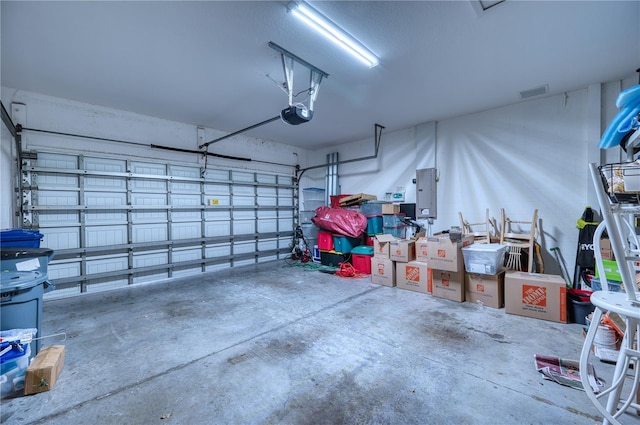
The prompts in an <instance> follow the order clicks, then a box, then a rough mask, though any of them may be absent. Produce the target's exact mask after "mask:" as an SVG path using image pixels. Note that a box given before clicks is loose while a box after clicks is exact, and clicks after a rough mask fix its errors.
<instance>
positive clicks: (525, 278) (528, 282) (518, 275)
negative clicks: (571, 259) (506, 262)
mask: <svg viewBox="0 0 640 425" xmlns="http://www.w3.org/2000/svg"><path fill="white" fill-rule="evenodd" d="M504 307H505V311H506V312H507V313H509V314H517V315H520V316H527V317H534V318H536V319H543V320H551V321H554V322H561V323H567V287H566V283H565V281H564V279H563V278H562V277H561V276H557V275H551V274H538V273H525V272H507V274H506V275H505V278H504Z"/></svg>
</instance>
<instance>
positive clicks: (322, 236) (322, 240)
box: [318, 232, 333, 251]
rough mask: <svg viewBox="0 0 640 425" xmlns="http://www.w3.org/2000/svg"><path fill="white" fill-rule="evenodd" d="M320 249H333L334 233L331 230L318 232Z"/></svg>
mask: <svg viewBox="0 0 640 425" xmlns="http://www.w3.org/2000/svg"><path fill="white" fill-rule="evenodd" d="M318 249H319V250H320V251H333V234H331V232H318Z"/></svg>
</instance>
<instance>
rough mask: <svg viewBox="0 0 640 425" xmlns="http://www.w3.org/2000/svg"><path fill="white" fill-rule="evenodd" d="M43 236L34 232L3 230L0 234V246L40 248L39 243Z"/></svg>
mask: <svg viewBox="0 0 640 425" xmlns="http://www.w3.org/2000/svg"><path fill="white" fill-rule="evenodd" d="M42 238H44V235H43V234H42V233H40V232H38V231H36V230H22V229H13V230H3V231H2V232H0V246H1V247H2V248H5V247H25V248H40V241H41V240H42Z"/></svg>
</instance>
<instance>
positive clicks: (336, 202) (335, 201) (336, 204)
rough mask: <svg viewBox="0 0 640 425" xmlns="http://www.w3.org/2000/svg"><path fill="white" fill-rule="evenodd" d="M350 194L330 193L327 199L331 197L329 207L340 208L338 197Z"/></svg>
mask: <svg viewBox="0 0 640 425" xmlns="http://www.w3.org/2000/svg"><path fill="white" fill-rule="evenodd" d="M347 196H351V195H335V196H334V195H331V196H329V199H331V208H340V199H342V198H346V197H347Z"/></svg>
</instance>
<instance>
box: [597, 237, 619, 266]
mask: <svg viewBox="0 0 640 425" xmlns="http://www.w3.org/2000/svg"><path fill="white" fill-rule="evenodd" d="M600 254H602V259H603V260H611V261H613V260H615V259H616V257H615V256H614V255H613V248H612V247H611V241H610V240H609V239H605V238H602V239H600Z"/></svg>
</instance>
